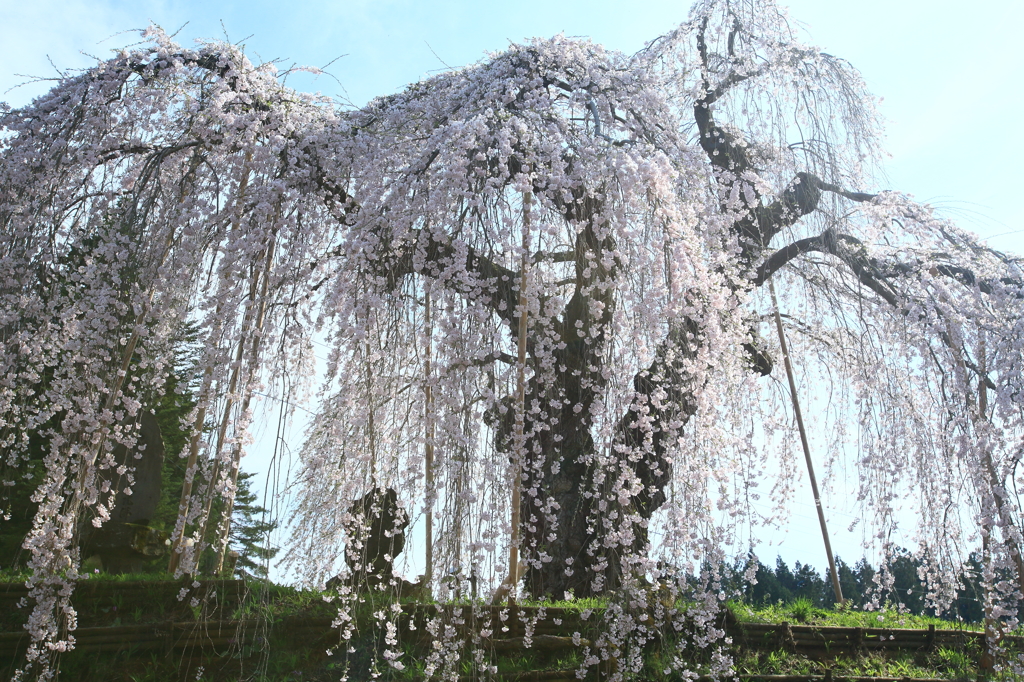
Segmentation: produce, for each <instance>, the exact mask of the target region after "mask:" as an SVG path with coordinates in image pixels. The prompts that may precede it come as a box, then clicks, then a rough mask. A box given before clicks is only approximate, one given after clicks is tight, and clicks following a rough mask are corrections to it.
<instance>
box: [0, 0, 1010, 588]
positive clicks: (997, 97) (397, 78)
mask: <svg viewBox="0 0 1024 682" xmlns="http://www.w3.org/2000/svg"><path fill="white" fill-rule="evenodd" d="M492 5H493V6H492V7H490V8H487V9H484V8H483V7H482V4H481V3H475V2H468V1H467V0H443V1H442V0H422V1H420V2H414V1H411V0H381V1H377V2H370V1H367V0H354V1H349V2H318V1H315V0H296V1H293V2H289V3H282V2H268V1H266V0H246V1H244V2H242V1H241V0H239V1H234V2H210V3H205V2H198V1H195V0H190V1H186V0H182V1H178V2H174V1H163V2H161V1H147V0H132V1H130V2H129V1H127V0H35V1H29V2H22V1H15V0H0V100H5V101H7V102H9V103H11V104H13V105H19V104H25V103H27V102H28V101H29V100H30V99H31V97H32V96H34V95H37V94H39V93H40V92H42V91H43V90H45V89H46V85H45V84H32V85H29V86H25V87H20V88H17V89H14V90H11V91H8V89H9V88H11V87H12V86H14V85H16V84H18V83H22V82H24V81H25V80H26V78H25V77H24V76H19V75H16V74H23V75H30V76H42V77H52V76H53V75H55V70H54V67H53V66H51V64H50V63H49V61H48V60H52V62H53V64H56V65H57V66H58V67H61V68H74V67H81V66H87V65H88V64H89V63H90V59H89V58H88V57H87V56H85V55H83V54H82V53H83V52H84V53H87V54H91V55H95V56H99V57H103V56H106V55H108V54H109V53H110V50H112V49H115V48H118V47H121V46H123V45H126V44H129V43H131V42H134V41H136V40H137V39H138V38H137V34H134V33H131V32H130V30H131V29H141V28H144V27H145V26H146V25H148V24H149V23H151V22H153V23H157V24H159V25H161V26H163V27H164V28H165V29H166V30H168V31H175V30H177V29H179V28H181V32H180V33H179V36H178V39H179V41H180V42H182V43H186V44H187V43H190V42H191V41H192V40H193V39H194V38H197V37H202V38H214V39H217V38H223V37H224V35H225V31H226V33H227V36H228V37H229V38H230V39H231V40H232V41H243V42H244V43H245V44H246V46H247V50H248V51H249V53H250V55H251V56H252V57H253V58H254V59H255V60H256V61H260V60H271V59H281V60H283V62H284V63H285V64H292V63H297V64H304V65H312V66H323V65H325V64H327V63H328V62H330V61H332V60H335V59H336V58H337V61H335V62H334V64H333V65H332V66H331V67H330V68H329V72H330V73H331V74H332V75H333V76H334V78H328V77H319V78H314V77H312V76H309V75H307V74H301V75H300V76H299V77H297V78H295V79H293V80H292V81H290V84H291V85H292V86H294V87H296V88H299V89H303V90H319V91H322V92H323V93H325V94H327V95H331V96H333V97H336V98H339V99H345V100H348V101H350V102H352V103H355V104H362V103H364V102H366V101H367V100H368V99H370V98H372V97H373V96H376V95H382V94H388V93H391V92H394V91H396V90H399V89H400V88H402V86H403V85H405V84H407V83H410V82H414V81H417V80H419V79H421V78H424V77H427V76H429V75H430V74H431V73H432V72H434V71H436V70H439V69H444V68H446V67H448V66H460V65H466V64H470V63H473V62H475V61H477V60H479V59H481V58H483V57H484V56H485V54H486V53H487V52H488V51H500V50H501V49H503V48H504V47H505V46H507V45H508V43H509V42H510V41H512V42H516V41H520V40H523V39H524V38H529V37H533V36H541V37H547V36H551V35H554V34H557V33H565V34H566V35H572V36H588V37H590V38H592V39H593V40H595V41H596V42H600V43H603V44H605V45H606V46H608V47H610V48H614V49H618V50H622V51H626V52H632V51H635V50H636V49H638V48H640V47H642V46H643V44H644V42H645V41H647V40H649V39H651V38H654V37H656V36H657V35H659V34H661V33H663V32H665V31H668V30H669V29H671V28H672V27H673V26H674V25H675V24H677V23H679V22H681V21H682V20H683V19H685V17H686V14H687V11H688V9H689V7H688V4H687V3H686V2H678V3H677V2H661V1H652V2H637V3H634V5H632V6H631V7H629V8H628V9H627V8H626V6H625V4H624V3H621V2H611V1H608V0H587V1H586V2H584V1H582V0H568V1H566V0H562V1H556V2H552V1H550V0H548V1H547V2H542V1H539V0H520V1H519V2H515V3H492ZM789 7H790V9H791V17H792V18H793V19H794V20H796V21H798V22H801V23H802V24H804V25H805V28H806V29H807V30H808V32H809V34H810V38H809V41H810V42H811V43H813V44H816V45H818V46H820V47H822V48H823V49H825V50H826V51H828V52H830V53H832V54H834V55H837V56H840V57H844V58H846V59H848V60H849V61H850V62H851V63H852V64H853V65H854V66H856V67H857V68H859V69H860V70H861V72H862V73H863V74H864V77H865V79H866V81H867V83H868V85H869V87H870V88H871V89H872V91H873V92H874V93H875V94H876V95H878V96H881V97H883V98H884V99H883V101H882V103H881V105H880V109H881V112H882V114H883V115H884V116H885V117H886V118H887V119H888V121H889V125H888V131H889V135H888V144H887V147H888V150H889V152H890V153H891V155H892V156H891V159H890V162H889V164H888V166H887V174H888V182H886V183H884V184H883V185H882V186H880V187H865V188H857V189H863V190H866V191H873V190H877V189H899V190H903V191H906V192H910V193H912V194H914V195H915V196H916V197H917V198H918V199H920V200H924V201H929V202H932V203H934V204H936V205H937V206H939V207H940V208H941V209H942V210H943V211H945V212H946V213H947V214H948V215H950V216H951V217H954V218H956V219H957V220H958V222H960V224H961V225H963V226H964V227H966V228H967V229H970V230H973V231H975V232H977V233H979V234H980V235H981V236H983V237H984V238H986V239H987V240H988V241H989V243H990V244H991V245H993V246H995V247H996V248H1000V249H1003V250H1008V251H1013V252H1016V253H1024V208H1022V205H1021V202H1020V200H1019V197H1020V194H1021V192H1020V189H1019V184H1020V181H1021V175H1022V174H1021V170H1020V164H1021V159H1024V132H1022V130H1024V126H1021V120H1020V119H1021V116H1020V113H1019V112H1021V111H1022V110H1024V106H1022V105H1024V94H1022V92H1024V87H1022V86H1024V76H1022V71H1021V66H1022V63H1021V62H1022V60H1021V58H1020V56H1019V52H1018V48H1017V46H1018V45H1019V40H1020V38H1019V35H1018V33H1019V27H1020V26H1021V25H1024V3H1020V2H1019V0H1018V1H1014V0H976V1H975V2H972V3H970V4H969V11H968V10H965V3H963V2H962V0H957V1H955V2H954V1H953V0H932V1H924V0H857V1H856V2H830V1H827V0H794V1H792V2H790V3H789ZM182 27H183V28H182ZM243 39H244V40H243ZM335 79H336V80H335ZM293 434H294V435H296V436H297V435H299V433H298V431H297V430H293ZM294 445H295V444H294V443H293V446H294ZM263 449H265V448H263V447H262V446H257V448H256V449H255V452H254V453H253V456H252V457H250V458H247V463H246V465H245V466H246V467H247V468H248V469H250V470H259V469H261V468H262V467H264V466H265V464H263V462H264V461H265V454H261V450H263ZM794 512H795V517H794V524H793V525H791V527H790V528H789V530H788V533H778V534H774V537H773V538H768V537H765V538H764V539H765V540H769V539H774V540H775V541H777V542H781V543H782V544H781V545H780V546H779V547H777V548H766V551H765V553H766V554H767V556H768V557H769V558H770V557H771V556H773V555H774V552H775V551H776V549H778V550H779V551H781V553H782V554H783V557H784V558H786V559H787V560H788V561H790V562H792V561H793V560H794V559H801V560H803V561H810V562H811V563H813V564H815V565H818V566H819V568H820V567H821V564H822V563H823V562H821V561H819V560H817V557H818V556H820V554H821V551H820V549H819V544H818V543H820V540H818V539H816V538H818V537H819V536H818V534H817V533H818V531H817V522H816V519H815V517H814V509H813V505H809V504H805V505H799V504H798V505H797V506H796V507H795V508H794ZM830 515H831V516H832V517H833V518H832V519H831V523H832V528H833V532H834V533H835V534H836V535H838V536H840V537H837V540H836V541H834V544H835V546H836V551H837V552H839V553H840V554H842V555H844V556H845V557H847V558H848V559H850V560H853V559H856V558H857V557H858V556H859V555H860V554H859V550H858V549H856V544H855V543H856V540H857V539H858V538H859V532H858V534H857V535H856V536H849V537H846V536H845V535H844V534H842V533H841V529H842V527H843V526H846V525H847V524H848V523H849V522H850V521H851V520H852V517H849V516H847V515H846V514H845V513H844V512H843V510H842V509H841V508H835V509H833V511H832V513H831V514H830Z"/></svg>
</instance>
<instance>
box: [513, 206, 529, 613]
mask: <svg viewBox="0 0 1024 682" xmlns="http://www.w3.org/2000/svg"><path fill="white" fill-rule="evenodd" d="M532 200H533V194H532V193H531V192H530V191H529V190H527V191H526V192H523V259H522V276H521V278H520V281H519V358H518V364H517V368H518V372H517V375H516V425H515V438H514V440H513V444H514V445H513V453H512V539H511V541H510V542H509V548H508V583H509V597H510V599H511V598H513V595H515V592H516V585H518V584H519V513H520V510H519V508H520V505H521V504H522V503H521V497H522V487H523V481H522V478H523V458H522V454H523V451H524V450H525V448H526V443H525V441H526V436H525V434H524V431H525V422H526V329H527V325H526V284H527V266H528V261H527V259H528V258H529V250H530V202H531V201H532Z"/></svg>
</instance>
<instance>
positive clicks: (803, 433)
mask: <svg viewBox="0 0 1024 682" xmlns="http://www.w3.org/2000/svg"><path fill="white" fill-rule="evenodd" d="M768 290H769V291H770V292H771V294H772V306H773V307H774V308H775V329H776V330H777V331H778V332H779V344H781V346H782V360H783V363H784V364H785V365H786V376H787V377H788V378H789V395H790V397H791V398H792V399H793V413H794V414H795V415H796V426H797V428H798V429H799V431H800V443H801V444H802V445H803V448H804V461H805V462H807V476H808V478H810V479H811V492H813V493H814V508H815V509H816V510H817V511H818V523H819V524H820V525H821V539H822V540H824V541H825V552H826V553H827V554H828V567H829V571H830V572H831V573H832V589H833V590H834V591H835V594H836V600H837V602H838V603H839V604H844V603H845V602H846V600H845V599H843V589H842V588H841V587H840V586H839V572H838V571H837V570H836V559H835V555H834V554H832V543H831V542H829V539H828V525H827V524H826V523H825V510H824V509H823V508H822V506H821V495H820V494H819V493H818V479H817V478H816V477H815V476H814V463H813V462H812V461H811V447H810V445H808V443H807V430H806V429H804V417H803V414H802V413H801V412H800V401H799V400H798V399H797V397H796V379H794V378H793V363H791V362H790V360H789V346H788V345H787V344H786V334H785V332H784V331H783V330H782V316H781V315H780V314H779V301H778V299H777V298H776V296H775V283H774V282H773V281H772V280H768Z"/></svg>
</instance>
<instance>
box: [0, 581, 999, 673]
mask: <svg viewBox="0 0 1024 682" xmlns="http://www.w3.org/2000/svg"><path fill="white" fill-rule="evenodd" d="M3 577H8V576H7V575H5V576H3ZM12 577H13V576H12ZM169 578H170V577H169V576H166V575H153V574H141V575H128V576H110V575H106V574H98V575H95V576H90V577H89V578H88V579H87V581H88V584H90V585H95V586H96V587H101V586H102V585H108V584H113V586H115V588H114V589H113V590H100V591H94V590H90V589H84V590H82V591H81V592H79V594H78V597H77V598H76V599H75V600H74V603H75V605H76V608H78V609H79V611H80V613H81V615H82V623H81V625H82V626H83V627H90V626H96V625H114V624H130V623H150V622H171V621H173V622H182V621H188V620H194V621H198V622H202V621H204V620H208V619H258V620H261V621H263V622H264V623H267V624H268V626H270V629H269V635H268V637H269V639H267V640H263V641H257V642H253V643H250V644H246V645H245V646H244V647H238V648H234V649H231V650H228V651H222V652H221V653H220V654H217V655H213V656H210V655H208V656H206V657H205V658H203V659H201V660H200V659H198V658H197V659H195V660H192V661H189V659H188V655H187V654H183V653H182V652H181V651H180V650H176V651H175V653H173V654H168V653H165V652H159V653H155V652H152V651H145V650H140V651H137V652H134V653H133V652H131V651H122V652H119V653H117V654H113V653H88V652H77V653H72V654H70V655H67V656H65V657H64V659H63V663H62V667H63V673H62V679H74V680H82V682H92V681H93V680H95V681H97V682H98V681H99V680H103V681H104V682H151V681H152V682H155V681H156V680H168V681H174V680H185V679H189V680H195V679H200V680H208V681H209V682H234V681H236V680H241V679H245V680H252V681H253V682H317V681H319V680H324V681H326V680H336V679H339V678H340V677H341V674H342V671H343V670H345V669H346V668H347V669H348V670H349V672H350V679H353V680H362V679H370V675H371V673H373V672H376V673H377V674H378V676H377V677H376V679H377V680H381V682H388V681H390V682H411V680H414V679H421V678H422V676H423V673H424V671H425V661H426V658H427V655H428V653H429V651H430V648H429V647H430V644H429V642H427V641H426V640H422V639H417V638H416V635H418V634H420V633H415V634H412V635H409V636H404V635H403V638H402V639H401V641H400V643H399V648H401V649H402V650H403V651H404V654H405V655H404V656H403V657H402V659H401V660H402V662H403V663H404V664H405V666H406V669H405V670H404V671H402V672H399V671H395V670H393V669H391V668H390V667H389V666H388V665H387V662H386V661H385V660H383V658H382V657H380V656H379V652H381V651H382V650H383V648H384V643H383V635H382V633H381V632H380V631H379V630H378V629H376V628H375V627H374V626H373V623H374V617H373V614H374V612H377V611H380V610H385V611H387V610H389V607H390V606H392V605H393V604H394V603H395V602H394V600H393V599H391V598H389V597H387V596H381V595H365V596H363V597H362V598H360V599H357V600H354V601H351V602H350V603H349V606H350V609H351V612H352V615H353V617H354V618H355V620H356V621H357V622H358V623H360V627H359V628H358V630H357V631H356V634H355V635H354V639H353V640H352V641H351V642H347V643H344V644H343V645H342V646H340V647H336V648H335V653H334V655H333V656H328V655H327V653H326V649H327V648H329V646H330V642H329V641H328V643H327V644H324V645H321V644H316V645H313V644H312V643H311V642H309V641H301V639H299V638H297V637H296V636H294V635H291V634H289V626H290V624H292V623H303V622H306V621H308V620H310V619H323V618H333V617H335V616H336V614H337V609H338V602H337V601H335V602H333V603H328V602H326V601H325V596H326V597H332V596H333V597H336V595H332V594H331V593H324V592H320V591H316V590H300V589H295V588H292V587H287V586H280V585H272V584H263V583H258V582H250V583H247V584H246V589H244V590H242V592H241V594H240V595H238V598H236V597H235V596H234V595H233V594H232V595H229V596H228V598H227V600H226V601H225V600H224V599H223V598H221V597H220V596H218V598H217V599H215V600H213V601H211V602H209V603H201V604H200V605H199V606H196V607H193V606H191V604H190V599H186V600H184V601H183V602H179V601H178V600H177V591H178V589H179V587H180V586H181V585H183V584H186V582H187V581H173V580H170V579H169ZM0 579H2V578H0ZM16 579H23V578H22V576H20V575H19V576H17V578H16ZM18 581H19V582H20V580H18ZM139 582H145V583H148V585H147V587H146V589H137V588H133V589H131V590H126V591H125V592H123V593H119V592H118V591H117V590H116V584H117V583H139ZM402 602H403V603H409V602H410V600H408V599H405V600H402ZM418 603H422V602H418ZM476 604H478V605H481V606H483V605H484V602H482V601H477V602H476ZM520 604H521V605H522V606H546V607H549V608H561V609H570V610H573V611H585V610H588V609H589V610H600V609H603V608H604V606H605V605H606V603H605V602H604V601H602V600H597V599H575V600H568V601H555V602H536V601H522V602H520ZM461 605H462V606H464V607H465V606H470V605H471V603H470V602H469V601H468V600H466V601H464V602H462V604H461ZM679 606H680V607H685V604H682V603H680V604H679ZM728 608H729V609H730V611H731V612H732V614H733V615H734V616H735V617H736V619H737V620H739V621H743V622H757V623H779V622H783V621H786V622H790V623H802V624H808V625H821V626H841V627H865V628H872V627H875V628H877V627H884V628H927V627H928V626H929V625H935V626H936V627H939V628H954V629H956V628H961V629H963V628H964V627H965V626H964V625H963V624H958V623H951V622H948V621H942V620H938V619H935V618H927V617H918V616H910V615H907V614H901V613H899V612H898V611H896V610H893V609H883V610H880V611H857V610H854V609H848V608H847V609H837V610H829V609H820V608H816V607H814V605H813V604H812V603H811V602H809V601H807V600H798V601H796V602H793V603H789V604H773V605H768V606H758V607H752V606H750V605H746V604H742V603H736V602H731V603H729V604H728ZM596 615H597V614H595V616H596ZM599 622H600V618H598V617H594V618H591V619H589V621H588V624H590V625H596V624H597V623H599ZM197 627H201V626H199V625H197ZM971 629H980V626H978V625H974V626H973V627H971ZM403 632H404V630H403ZM421 632H422V631H421ZM495 636H496V637H500V636H501V635H500V634H499V633H495ZM584 636H585V637H592V636H593V635H587V634H584ZM333 637H334V639H333V642H335V643H337V642H338V640H337V637H336V635H334V636H333ZM676 637H688V635H687V634H686V633H685V632H683V633H675V632H674V631H671V629H670V628H666V629H665V630H664V631H663V632H662V636H661V639H659V640H657V641H655V642H654V643H652V644H650V645H648V646H647V647H646V648H645V649H644V650H643V651H642V652H636V653H638V654H639V655H640V656H642V660H643V661H644V671H643V672H642V674H641V676H640V678H639V679H643V680H649V681H650V682H669V681H670V680H676V679H679V678H678V673H677V672H669V673H666V672H665V670H668V669H671V668H673V667H678V666H677V662H678V659H677V657H680V656H681V657H683V659H684V660H685V662H686V664H687V667H690V668H693V669H694V670H696V671H698V672H702V673H703V672H707V671H708V670H709V665H710V663H711V660H712V656H713V652H712V651H707V650H695V649H694V648H693V647H692V645H688V646H687V647H685V648H682V649H678V648H677V647H676V646H675V641H676ZM325 641H327V640H325ZM350 648H351V651H350V650H349V649H350ZM467 651H468V650H467ZM374 652H377V654H375V653H374ZM463 653H464V654H465V653H466V651H464V652H463ZM628 653H629V652H626V651H624V652H622V654H623V655H624V656H625V655H627V654H628ZM978 653H979V652H977V651H968V650H960V649H952V648H939V649H937V650H934V651H930V652H926V653H920V654H907V655H889V656H881V655H869V654H866V655H850V656H838V657H836V658H835V659H834V660H832V661H830V662H829V663H828V666H829V667H830V668H831V670H832V672H833V674H834V675H843V676H885V677H907V678H910V679H915V678H921V677H941V678H944V679H959V678H964V677H965V676H971V677H973V676H974V675H976V662H977V660H978ZM733 655H734V660H735V663H736V669H737V672H739V673H740V674H743V673H747V674H750V673H757V674H775V675H785V674H792V675H800V674H821V673H823V672H824V670H825V667H824V664H822V663H820V662H816V661H812V660H809V659H808V658H805V657H803V656H800V655H797V654H793V653H789V652H787V651H784V650H772V651H756V650H735V651H734V652H733ZM483 662H484V663H486V664H488V665H495V666H496V667H497V669H498V671H499V672H502V673H504V672H516V671H528V670H555V669H560V670H566V669H577V668H579V667H580V665H581V663H582V661H581V657H580V652H578V651H560V652H551V653H548V652H541V651H537V650H527V651H520V652H517V653H515V654H509V655H501V656H493V657H492V656H491V654H487V655H486V656H485V658H484V661H483ZM200 665H202V666H203V668H204V670H203V672H202V675H201V676H199V677H197V675H198V674H199V670H198V667H199V666H200ZM476 665H479V663H476V662H474V661H473V660H472V658H471V657H469V656H466V655H464V656H463V658H462V660H461V661H460V662H459V666H458V668H459V669H458V672H459V674H463V675H465V674H469V673H471V672H473V668H474V667H475V666H476ZM374 667H375V669H374ZM115 671H116V672H115ZM0 672H2V671H0ZM993 679H995V680H999V679H1000V678H993ZM1005 679H1009V678H1005Z"/></svg>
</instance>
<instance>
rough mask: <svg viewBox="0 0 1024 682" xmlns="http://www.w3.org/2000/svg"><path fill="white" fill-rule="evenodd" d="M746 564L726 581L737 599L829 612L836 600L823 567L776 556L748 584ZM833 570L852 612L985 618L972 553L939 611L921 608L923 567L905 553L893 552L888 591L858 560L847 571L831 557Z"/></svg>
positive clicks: (977, 566) (846, 566) (971, 620)
mask: <svg viewBox="0 0 1024 682" xmlns="http://www.w3.org/2000/svg"><path fill="white" fill-rule="evenodd" d="M750 561H752V560H748V561H740V562H738V563H737V564H736V565H734V566H733V567H732V569H731V570H730V571H729V575H728V576H727V579H726V583H727V586H728V588H729V591H730V592H731V593H732V594H738V595H741V597H742V599H743V601H745V602H746V603H748V604H752V605H767V604H774V603H777V602H783V603H789V602H793V601H796V600H798V599H806V600H808V601H809V602H811V603H812V604H813V605H814V606H816V607H818V608H832V607H833V605H834V604H835V603H836V601H837V600H836V596H835V591H834V590H833V589H832V579H831V577H830V576H829V573H828V570H827V569H826V570H825V572H824V573H823V574H822V573H818V571H817V570H815V568H814V567H813V566H811V565H810V564H801V563H800V562H799V561H798V562H796V564H795V565H794V566H793V568H790V567H789V566H787V565H786V562H785V561H783V560H782V558H781V557H777V558H776V559H775V568H774V570H773V569H772V568H771V567H770V566H766V565H764V564H759V566H758V568H757V572H756V574H755V577H756V584H752V583H751V582H750V581H748V580H746V579H745V578H744V575H745V574H746V573H747V568H748V567H749V566H750ZM836 568H837V570H838V573H839V586H840V589H842V592H843V598H844V599H846V600H847V601H848V602H849V603H850V605H851V606H853V607H855V608H863V607H864V606H865V605H866V604H869V603H871V602H872V601H873V600H874V601H875V603H878V604H889V605H890V606H891V607H899V608H900V609H901V610H905V611H907V612H909V613H911V614H914V615H927V616H937V617H939V618H943V619H945V620H953V621H956V620H963V621H965V622H968V623H978V622H981V621H982V620H983V619H984V611H983V608H982V600H981V596H982V590H981V587H980V579H979V577H978V576H980V574H981V569H982V567H981V564H980V562H979V561H978V557H976V556H974V555H972V556H971V557H970V559H969V561H968V565H967V566H966V569H965V571H964V572H963V574H962V575H961V576H960V584H959V586H958V589H957V592H956V600H955V601H954V602H953V603H952V605H951V606H950V608H949V609H948V610H946V611H944V612H941V613H937V612H936V611H935V609H933V608H930V607H928V606H927V605H926V604H927V599H926V596H927V592H928V587H927V585H926V584H925V582H924V581H923V580H922V579H921V578H920V572H919V570H918V569H921V568H922V563H921V561H920V560H919V559H917V558H915V557H914V556H913V555H912V554H911V553H910V552H908V551H906V550H899V551H897V552H896V553H895V554H894V555H893V556H892V557H891V558H890V560H889V568H888V571H889V573H890V574H891V575H892V577H893V585H892V587H891V588H890V589H886V590H881V591H880V590H879V587H878V585H877V584H876V583H875V580H874V578H875V574H876V572H877V571H876V569H875V568H874V567H873V566H872V565H871V564H870V563H868V561H867V560H866V559H861V560H860V561H858V562H857V563H856V564H855V565H854V566H853V567H851V566H850V565H849V564H847V563H846V562H845V561H843V560H842V559H841V558H839V557H836ZM876 597H877V598H876Z"/></svg>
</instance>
